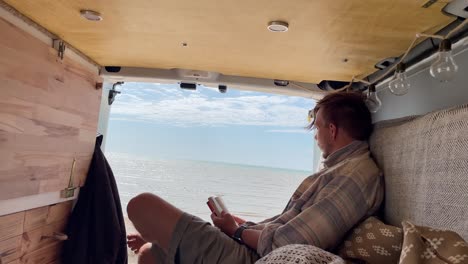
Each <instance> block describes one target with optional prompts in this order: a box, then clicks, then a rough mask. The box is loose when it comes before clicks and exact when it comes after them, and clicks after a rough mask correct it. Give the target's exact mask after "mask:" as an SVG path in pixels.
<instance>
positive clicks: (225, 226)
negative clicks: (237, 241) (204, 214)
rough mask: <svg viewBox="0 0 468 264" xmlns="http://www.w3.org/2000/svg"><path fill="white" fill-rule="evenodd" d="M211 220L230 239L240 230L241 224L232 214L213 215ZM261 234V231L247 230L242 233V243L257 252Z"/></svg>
mask: <svg viewBox="0 0 468 264" xmlns="http://www.w3.org/2000/svg"><path fill="white" fill-rule="evenodd" d="M211 220H213V224H214V225H215V226H216V227H218V228H219V229H221V231H223V233H225V234H226V235H228V236H230V237H232V236H233V235H234V233H235V232H236V230H237V229H238V228H239V224H238V223H237V221H236V220H235V218H234V216H233V215H231V214H225V213H223V215H222V216H221V217H217V216H216V215H215V214H211ZM261 233H262V231H261V230H253V229H245V230H244V232H242V241H244V243H245V244H246V245H247V246H249V247H250V248H253V249H255V250H257V244H258V239H259V238H260V234H261Z"/></svg>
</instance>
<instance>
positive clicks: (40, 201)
mask: <svg viewBox="0 0 468 264" xmlns="http://www.w3.org/2000/svg"><path fill="white" fill-rule="evenodd" d="M78 193H79V188H77V189H76V191H75V196H73V197H70V198H60V192H48V193H41V194H37V195H30V196H23V197H20V198H14V199H9V200H3V201H0V216H2V215H7V214H12V213H16V212H21V211H25V210H29V209H33V208H38V207H42V206H46V205H51V204H56V203H61V202H65V201H69V200H74V199H77V198H78Z"/></svg>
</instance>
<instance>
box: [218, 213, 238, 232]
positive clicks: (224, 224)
mask: <svg viewBox="0 0 468 264" xmlns="http://www.w3.org/2000/svg"><path fill="white" fill-rule="evenodd" d="M211 220H213V224H214V225H215V226H216V227H218V228H219V229H221V231H223V233H225V234H226V235H228V236H232V235H234V232H236V230H237V228H239V224H237V222H236V220H235V219H234V217H233V216H232V215H231V214H226V213H224V212H222V215H221V217H217V216H216V215H215V214H211Z"/></svg>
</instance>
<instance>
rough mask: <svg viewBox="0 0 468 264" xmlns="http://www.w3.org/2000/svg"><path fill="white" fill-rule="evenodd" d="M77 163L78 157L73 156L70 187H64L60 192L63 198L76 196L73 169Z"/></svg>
mask: <svg viewBox="0 0 468 264" xmlns="http://www.w3.org/2000/svg"><path fill="white" fill-rule="evenodd" d="M75 165H76V159H75V158H73V163H72V167H71V171H70V180H69V182H68V187H67V188H65V189H63V190H62V191H61V192H60V197H61V198H70V197H73V196H75V189H76V187H75V186H73V171H74V170H75Z"/></svg>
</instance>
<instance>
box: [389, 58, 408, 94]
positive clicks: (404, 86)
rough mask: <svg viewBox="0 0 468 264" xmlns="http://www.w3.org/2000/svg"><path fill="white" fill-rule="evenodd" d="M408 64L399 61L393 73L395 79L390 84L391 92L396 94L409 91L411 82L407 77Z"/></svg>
mask: <svg viewBox="0 0 468 264" xmlns="http://www.w3.org/2000/svg"><path fill="white" fill-rule="evenodd" d="M405 71H406V65H405V64H404V63H398V64H397V67H396V71H395V75H393V80H391V81H390V83H389V84H388V86H389V88H390V92H392V94H394V95H405V94H407V93H408V90H409V88H410V83H409V82H408V78H407V77H406V72H405Z"/></svg>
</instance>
